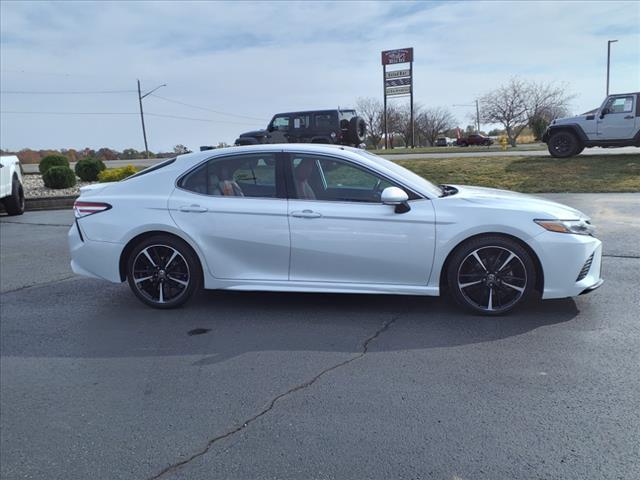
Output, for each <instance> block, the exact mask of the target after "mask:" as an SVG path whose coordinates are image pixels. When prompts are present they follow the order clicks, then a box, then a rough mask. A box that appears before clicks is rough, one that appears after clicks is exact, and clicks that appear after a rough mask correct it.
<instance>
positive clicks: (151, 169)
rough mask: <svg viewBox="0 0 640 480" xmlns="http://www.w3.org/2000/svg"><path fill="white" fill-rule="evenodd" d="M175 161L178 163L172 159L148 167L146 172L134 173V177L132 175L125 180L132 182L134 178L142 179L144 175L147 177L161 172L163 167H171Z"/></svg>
mask: <svg viewBox="0 0 640 480" xmlns="http://www.w3.org/2000/svg"><path fill="white" fill-rule="evenodd" d="M175 161H176V159H175V158H170V159H169V160H165V161H164V162H160V163H158V164H156V165H152V166H151V167H147V168H145V169H144V170H141V171H139V172H138V173H134V174H133V175H131V176H130V177H127V178H125V179H124V180H130V179H132V178H136V177H140V176H142V175H145V174H147V173H151V172H155V171H156V170H160V169H161V168H162V167H166V166H167V165H171V164H172V163H173V162H175Z"/></svg>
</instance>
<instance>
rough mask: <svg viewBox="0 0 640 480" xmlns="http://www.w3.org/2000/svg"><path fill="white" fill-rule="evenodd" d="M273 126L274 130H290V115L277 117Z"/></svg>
mask: <svg viewBox="0 0 640 480" xmlns="http://www.w3.org/2000/svg"><path fill="white" fill-rule="evenodd" d="M271 126H272V128H273V129H274V130H289V117H275V118H274V119H273V123H272V124H271Z"/></svg>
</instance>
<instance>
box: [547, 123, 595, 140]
mask: <svg viewBox="0 0 640 480" xmlns="http://www.w3.org/2000/svg"><path fill="white" fill-rule="evenodd" d="M563 131H564V132H570V133H573V134H574V135H575V136H576V137H577V138H578V140H579V141H580V142H582V143H583V144H585V143H587V142H588V141H589V138H588V137H587V134H586V133H584V130H583V129H582V127H581V126H580V125H578V124H577V123H567V124H563V125H551V126H550V127H549V128H548V129H547V131H546V132H545V134H544V136H543V138H542V141H543V142H545V143H547V144H548V142H549V139H550V138H551V135H553V134H554V133H557V132H563Z"/></svg>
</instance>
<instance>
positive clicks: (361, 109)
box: [356, 97, 384, 148]
mask: <svg viewBox="0 0 640 480" xmlns="http://www.w3.org/2000/svg"><path fill="white" fill-rule="evenodd" d="M382 109H383V107H382V103H380V101H379V100H376V99H375V98H371V97H366V98H363V97H361V98H358V100H356V111H357V112H358V115H360V116H361V117H362V118H363V119H364V122H365V123H366V124H367V136H368V137H369V141H370V142H371V145H373V146H374V147H375V148H378V147H379V146H380V142H381V141H382V139H383V138H384V123H383V111H382Z"/></svg>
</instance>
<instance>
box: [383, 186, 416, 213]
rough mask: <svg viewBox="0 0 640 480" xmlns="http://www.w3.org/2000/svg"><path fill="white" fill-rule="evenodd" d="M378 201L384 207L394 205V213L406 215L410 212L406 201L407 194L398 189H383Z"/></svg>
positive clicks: (407, 198)
mask: <svg viewBox="0 0 640 480" xmlns="http://www.w3.org/2000/svg"><path fill="white" fill-rule="evenodd" d="M380 200H381V201H382V203H384V204H385V205H394V206H395V207H396V209H395V211H396V213H406V212H408V211H409V210H411V208H410V207H409V204H408V203H407V200H409V195H407V192H405V191H404V190H402V189H401V188H398V187H387V188H385V189H384V190H383V191H382V195H381V196H380Z"/></svg>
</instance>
